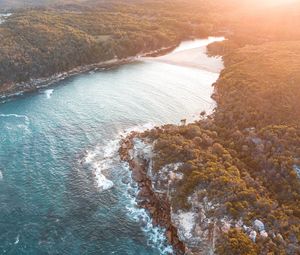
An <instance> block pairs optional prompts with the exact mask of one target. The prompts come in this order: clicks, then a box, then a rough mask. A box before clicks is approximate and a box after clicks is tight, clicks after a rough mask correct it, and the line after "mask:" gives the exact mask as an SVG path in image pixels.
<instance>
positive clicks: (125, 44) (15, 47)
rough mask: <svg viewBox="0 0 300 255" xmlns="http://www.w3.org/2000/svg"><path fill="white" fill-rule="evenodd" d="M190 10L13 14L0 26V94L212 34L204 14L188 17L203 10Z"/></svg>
mask: <svg viewBox="0 0 300 255" xmlns="http://www.w3.org/2000/svg"><path fill="white" fill-rule="evenodd" d="M200 2H202V1H200ZM204 2H205V1H203V3H204ZM192 8H193V7H192V6H190V5H185V4H183V3H181V4H178V5H172V4H171V3H170V2H166V3H157V2H144V3H142V4H132V3H119V2H116V3H114V4H112V3H111V4H108V5H106V4H103V5H101V4H99V5H95V6H94V8H93V5H89V7H86V6H85V5H72V6H69V5H64V6H62V7H61V8H59V7H52V8H42V7H41V8H33V9H26V10H22V9H21V10H19V11H16V12H15V13H14V14H13V15H12V16H10V17H8V18H7V19H6V22H4V23H3V24H1V25H0V41H1V46H0V91H1V86H2V90H4V89H5V88H6V87H8V86H7V85H8V84H11V83H12V82H21V81H28V80H29V79H31V78H40V77H47V76H50V75H52V74H55V73H58V72H62V71H68V70H70V69H72V68H75V67H78V66H81V65H86V64H92V63H98V62H101V61H105V60H111V59H114V58H119V59H120V58H126V57H129V56H135V55H137V54H141V53H145V52H151V51H153V50H157V49H160V48H163V47H170V46H175V45H177V44H178V43H179V42H180V41H181V40H183V39H185V38H188V37H199V36H207V35H208V34H209V33H210V32H211V30H212V28H211V26H210V25H206V24H204V22H205V20H208V17H207V15H201V16H195V15H194V14H195V12H196V11H199V12H201V13H206V10H207V9H208V8H209V6H208V5H207V4H200V3H197V4H195V10H192ZM201 10H202V11H201ZM179 12H180V15H179ZM5 84H6V86H5Z"/></svg>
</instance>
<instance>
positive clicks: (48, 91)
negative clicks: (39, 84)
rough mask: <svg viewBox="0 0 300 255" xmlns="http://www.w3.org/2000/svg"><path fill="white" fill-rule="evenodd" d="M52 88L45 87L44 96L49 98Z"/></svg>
mask: <svg viewBox="0 0 300 255" xmlns="http://www.w3.org/2000/svg"><path fill="white" fill-rule="evenodd" d="M53 91H54V89H47V90H45V91H44V93H45V95H46V97H47V98H48V99H49V98H51V95H52V94H53Z"/></svg>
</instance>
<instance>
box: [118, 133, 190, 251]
mask: <svg viewBox="0 0 300 255" xmlns="http://www.w3.org/2000/svg"><path fill="white" fill-rule="evenodd" d="M140 134H141V133H139V132H134V131H133V132H131V133H130V134H129V135H128V136H127V137H125V138H124V139H122V140H121V142H120V148H119V156H120V158H121V160H122V161H124V162H127V163H128V164H129V169H130V171H131V176H132V179H133V180H134V181H135V182H136V183H137V184H138V187H139V191H138V194H137V202H138V206H139V207H140V208H143V209H145V210H146V211H147V212H148V213H149V215H150V217H151V219H152V223H153V225H154V226H160V227H162V228H164V229H165V230H166V231H165V236H166V239H167V241H168V243H169V244H170V245H172V247H173V249H174V254H176V255H184V254H185V252H186V247H185V244H184V243H183V242H182V241H181V240H180V239H179V236H178V233H177V228H176V227H175V226H174V224H173V222H172V218H171V206H170V202H169V199H168V195H167V194H161V193H157V192H155V191H154V190H153V183H152V181H151V179H150V178H149V176H148V174H147V169H148V166H149V161H147V160H146V159H144V158H141V157H139V156H132V155H131V154H132V152H133V150H134V141H133V140H134V139H135V138H141V137H140Z"/></svg>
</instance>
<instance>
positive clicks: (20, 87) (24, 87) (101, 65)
mask: <svg viewBox="0 0 300 255" xmlns="http://www.w3.org/2000/svg"><path fill="white" fill-rule="evenodd" d="M179 44H180V43H179ZM179 44H174V45H172V46H168V47H163V48H160V49H157V50H153V51H149V52H145V53H142V54H139V55H135V56H131V57H127V58H123V59H111V60H107V61H102V62H98V63H95V64H90V65H83V66H78V67H75V68H73V69H71V70H69V71H65V72H61V73H56V74H53V75H51V76H49V77H43V78H36V79H31V80H30V81H27V82H20V83H12V84H11V85H10V86H12V87H13V88H11V89H7V90H6V91H3V92H0V103H5V102H6V100H8V99H13V98H17V97H19V96H23V95H26V94H30V93H33V92H36V91H37V90H39V89H44V88H47V87H50V86H51V85H54V84H55V83H58V82H60V81H62V80H65V79H67V78H71V77H73V76H76V75H78V74H82V73H86V72H91V71H99V70H106V69H110V68H114V67H118V66H121V65H124V64H128V63H132V62H135V61H137V60H139V59H140V58H142V57H158V56H162V55H165V54H168V53H170V52H172V51H173V50H174V49H175V48H176V47H177V46H178V45H179Z"/></svg>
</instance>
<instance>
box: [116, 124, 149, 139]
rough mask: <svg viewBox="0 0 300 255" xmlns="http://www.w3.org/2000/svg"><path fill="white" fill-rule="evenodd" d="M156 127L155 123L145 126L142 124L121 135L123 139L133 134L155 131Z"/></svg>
mask: <svg viewBox="0 0 300 255" xmlns="http://www.w3.org/2000/svg"><path fill="white" fill-rule="evenodd" d="M154 127H155V124H154V123H152V122H148V123H145V124H142V125H136V126H134V127H131V128H127V129H125V131H124V132H122V133H121V134H120V135H121V136H122V137H124V136H127V135H128V134H130V133H131V132H138V133H140V132H144V131H146V130H150V129H153V128H154Z"/></svg>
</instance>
